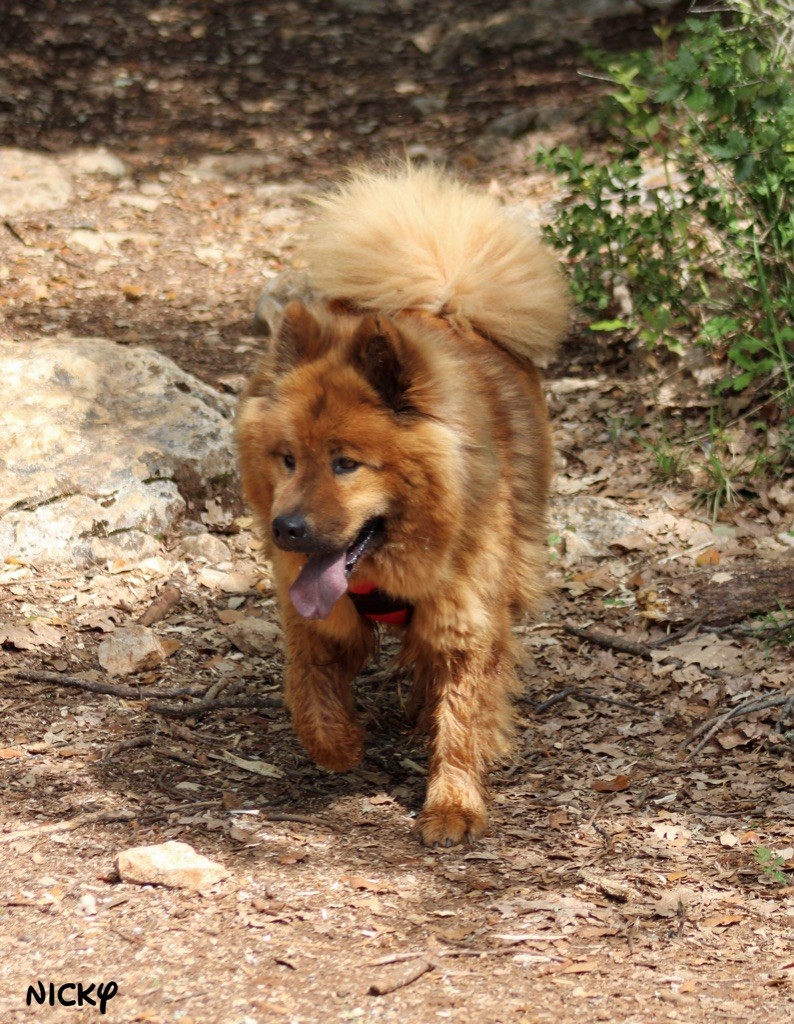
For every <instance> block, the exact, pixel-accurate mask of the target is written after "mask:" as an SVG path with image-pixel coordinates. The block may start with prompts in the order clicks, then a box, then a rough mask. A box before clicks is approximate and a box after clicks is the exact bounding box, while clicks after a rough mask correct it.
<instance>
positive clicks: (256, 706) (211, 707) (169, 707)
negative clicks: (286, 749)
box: [149, 695, 284, 718]
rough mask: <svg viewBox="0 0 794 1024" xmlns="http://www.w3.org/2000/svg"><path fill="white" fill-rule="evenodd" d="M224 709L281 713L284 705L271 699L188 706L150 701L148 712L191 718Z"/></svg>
mask: <svg viewBox="0 0 794 1024" xmlns="http://www.w3.org/2000/svg"><path fill="white" fill-rule="evenodd" d="M158 696H159V695H158ZM169 696H170V695H169ZM224 708H247V709H250V710H254V711H274V710H278V711H282V710H283V708H284V704H283V702H282V701H280V700H274V699H273V698H272V697H222V698H221V699H220V700H197V701H193V702H192V703H190V704H162V703H160V702H159V701H151V702H150V704H149V710H150V711H153V712H154V714H156V715H165V716H166V717H168V718H193V717H194V716H196V715H206V714H208V713H209V712H210V711H220V710H222V709H224Z"/></svg>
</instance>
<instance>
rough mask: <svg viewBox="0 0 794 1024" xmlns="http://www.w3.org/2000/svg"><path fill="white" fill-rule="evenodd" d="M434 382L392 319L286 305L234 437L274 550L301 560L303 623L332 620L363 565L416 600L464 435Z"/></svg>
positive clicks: (451, 498) (296, 592)
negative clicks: (444, 414) (448, 417)
mask: <svg viewBox="0 0 794 1024" xmlns="http://www.w3.org/2000/svg"><path fill="white" fill-rule="evenodd" d="M437 378H438V367H437V366H434V365H433V357H432V354H430V353H429V352H428V350H427V348H426V346H423V345H422V344H421V343H419V344H417V339H416V338H415V337H413V336H410V335H409V334H406V332H405V331H404V330H401V329H400V328H398V326H396V325H395V324H394V323H393V322H391V321H389V320H388V319H386V318H381V317H375V316H370V315H355V314H352V313H348V312H332V311H329V310H327V309H325V308H317V309H312V310H309V309H307V308H306V307H305V306H303V305H301V304H299V303H291V304H290V305H289V306H287V308H286V310H285V313H284V318H283V321H282V323H281V327H280V329H279V331H278V333H277V335H276V336H275V338H274V339H273V343H272V345H271V349H270V352H269V353H268V355H267V356H266V357H265V360H264V361H263V364H262V365H261V366H260V368H259V370H258V371H257V373H256V375H255V376H254V379H253V380H252V382H251V384H250V386H249V388H248V390H247V392H246V394H245V395H244V397H243V400H242V404H241V410H240V414H239V419H238V441H239V447H240V453H241V462H242V471H243V483H244V487H245V491H246V494H247V496H248V498H249V500H250V501H251V503H252V505H253V506H254V508H255V509H256V511H257V513H258V515H259V517H260V519H261V520H262V525H263V528H264V531H265V534H266V537H267V539H268V543H269V546H270V549H271V551H273V552H280V551H283V552H295V553H297V554H299V555H301V556H305V560H304V561H303V564H302V566H301V568H300V571H299V574H298V578H297V580H296V581H295V582H294V584H293V586H292V589H291V591H290V597H291V600H292V603H293V605H294V606H295V608H296V609H297V611H298V612H299V613H300V614H301V615H303V616H304V617H306V618H326V617H327V616H328V615H329V614H330V612H331V610H332V608H333V606H334V604H335V603H336V601H337V600H338V599H339V597H341V596H342V594H343V593H344V592H345V591H346V589H347V581H348V579H349V578H350V577H351V575H352V574H353V573H354V572H355V571H356V570H357V568H358V567H359V566H360V572H362V573H364V570H365V567H366V574H367V575H369V574H372V576H374V577H375V578H376V580H377V581H378V582H379V583H380V584H381V585H384V586H385V587H387V588H391V589H392V590H393V591H394V592H397V593H401V594H402V595H403V596H412V595H410V594H405V593H404V591H405V587H406V581H408V585H409V586H410V581H411V580H412V579H413V577H414V576H415V575H416V566H415V565H414V559H415V558H416V547H417V545H418V546H419V547H420V549H423V550H424V552H425V556H426V559H428V560H432V559H433V557H434V552H433V545H434V535H435V545H436V547H439V548H441V549H443V548H444V546H445V543H446V537H447V534H448V532H449V529H450V525H449V516H450V514H453V515H454V508H453V507H451V506H454V505H456V504H459V500H460V499H459V496H457V495H455V494H453V493H452V492H453V491H455V490H456V487H455V473H454V471H453V472H452V473H451V474H450V465H449V463H450V462H451V461H454V458H455V453H456V452H457V449H458V447H459V440H458V439H457V438H456V437H455V434H454V430H453V429H450V426H449V425H448V424H444V423H440V422H439V416H438V411H439V409H438V407H439V404H440V403H441V404H443V400H442V399H440V397H439V394H438V393H437V392H438V391H439V390H440V382H439V381H438V379H437ZM450 476H452V481H450ZM439 503H442V504H443V505H444V507H443V508H440V507H439ZM428 568H429V566H428Z"/></svg>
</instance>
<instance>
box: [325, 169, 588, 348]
mask: <svg viewBox="0 0 794 1024" xmlns="http://www.w3.org/2000/svg"><path fill="white" fill-rule="evenodd" d="M319 205H320V207H321V213H320V217H319V219H318V222H317V223H316V225H315V227H314V230H313V232H312V234H311V237H310V241H309V244H308V245H307V247H306V250H305V255H306V259H307V262H308V275H309V280H310V282H311V284H312V286H313V287H314V289H315V290H316V291H317V292H319V293H320V294H321V295H324V296H325V297H327V298H329V299H344V300H346V301H348V302H350V303H352V304H353V305H355V306H356V307H358V308H360V309H372V310H378V311H380V312H383V313H384V314H386V315H393V314H395V313H398V312H400V311H401V310H405V309H424V310H429V311H430V312H432V313H436V314H440V315H450V316H458V317H463V318H465V319H466V320H468V322H469V323H470V324H471V325H472V326H473V327H474V328H475V329H477V330H479V331H480V332H482V333H483V334H485V335H487V336H488V337H490V338H492V339H493V340H494V341H496V342H497V343H499V344H501V345H502V346H503V347H504V348H506V349H508V350H509V351H511V352H513V353H514V354H515V355H516V356H519V357H522V358H529V359H531V360H532V361H533V362H534V363H536V364H537V365H539V366H544V365H545V364H546V363H547V362H548V360H549V358H550V357H551V355H552V353H553V351H554V348H555V346H556V344H557V342H558V341H559V340H560V338H561V337H562V335H563V334H564V333H565V330H566V326H567V323H568V316H569V302H568V294H567V289H566V286H565V283H564V281H563V278H562V275H561V273H560V270H559V267H558V264H557V261H556V260H555V259H554V257H553V256H552V255H551V254H550V253H549V252H548V250H547V249H546V248H545V247H544V246H543V245H542V244H541V242H540V241H539V240H538V238H537V236H536V234H535V233H534V231H532V230H531V229H530V227H529V226H528V224H527V222H526V220H525V218H524V217H523V216H521V215H520V214H519V213H518V212H517V211H510V210H507V209H505V208H504V207H502V206H500V204H499V203H498V202H497V201H496V200H495V199H494V198H493V197H492V196H489V195H486V194H484V193H480V192H477V191H475V190H474V189H472V188H469V187H467V186H465V185H462V184H459V183H458V182H456V181H454V180H453V179H451V178H449V177H448V176H447V175H446V174H444V173H443V172H441V171H439V170H437V169H435V168H432V167H413V166H410V165H408V166H400V167H398V168H395V169H392V170H389V171H385V172H380V171H369V170H365V171H357V172H354V173H353V174H352V176H351V177H350V179H349V180H348V181H347V182H346V183H345V184H343V185H341V186H340V187H339V188H338V189H337V190H336V191H334V192H332V193H331V194H330V195H328V196H326V197H325V198H324V199H321V200H320V202H319Z"/></svg>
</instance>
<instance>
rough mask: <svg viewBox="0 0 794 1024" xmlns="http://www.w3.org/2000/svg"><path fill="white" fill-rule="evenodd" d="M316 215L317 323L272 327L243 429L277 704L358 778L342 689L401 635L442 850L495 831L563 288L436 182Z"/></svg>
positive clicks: (550, 260) (426, 822)
mask: <svg viewBox="0 0 794 1024" xmlns="http://www.w3.org/2000/svg"><path fill="white" fill-rule="evenodd" d="M319 207H320V209H319V215H318V217H317V220H316V223H315V225H314V227H313V229H311V235H310V239H309V243H308V245H307V246H306V249H305V253H304V256H305V260H306V264H307V275H308V279H309V282H310V284H311V287H312V290H313V294H315V295H316V296H317V298H316V301H314V300H313V301H312V302H311V303H308V304H304V303H300V302H291V303H289V304H288V305H287V306H286V307H285V309H284V311H283V318H282V321H281V325H280V327H279V328H278V330H277V331H275V332H274V334H273V336H272V338H271V339H270V343H269V347H268V351H267V352H266V353H265V354H264V356H263V358H262V360H261V362H260V364H259V366H258V367H257V368H256V370H255V372H254V374H253V376H252V378H251V380H250V382H249V383H248V385H247V388H246V390H245V391H244V393H243V396H242V398H241V403H240V407H239V413H238V418H237V439H238V447H239V453H240V463H241V471H242V480H243V488H244V492H245V495H246V497H247V499H248V501H249V503H250V505H251V506H252V507H253V509H254V511H255V514H256V517H257V518H258V520H259V521H260V523H261V525H262V528H263V531H264V536H265V538H266V548H267V553H268V555H269V558H270V560H271V562H272V566H273V574H274V583H275V589H276V593H277V598H278V603H279V608H280V613H281V618H282V626H283V631H284V639H285V648H286V651H285V654H286V670H285V685H284V697H285V703H286V705H287V707H288V708H289V710H290V712H291V716H292V723H293V726H294V729H295V732H296V733H297V736H298V738H299V739H300V741H301V743H302V744H303V746H304V747H305V749H306V751H307V752H308V754H309V755H310V756H311V757H312V758H313V759H314V761H315V762H316V763H317V764H319V765H321V766H323V767H325V768H327V769H330V770H332V771H337V772H342V771H346V770H348V769H351V768H352V767H353V766H354V765H356V764H357V763H358V762H359V761H360V760H361V758H362V755H363V750H364V739H365V737H364V730H363V728H362V726H361V724H360V722H359V720H358V717H357V715H356V711H355V708H354V703H353V698H352V695H351V682H352V680H353V679H354V677H355V676H356V675H357V673H358V672H359V671H360V670H361V669H362V667H363V666H364V665H365V663H366V662H367V660H368V658H369V657H370V655H371V654H372V652H373V649H374V646H375V642H376V638H377V637H376V634H377V630H378V629H379V628H387V629H390V630H396V631H397V632H399V633H400V634H401V635H402V646H401V653H400V658H401V661H402V663H403V664H405V665H406V666H410V667H411V668H412V670H413V685H412V689H411V693H410V696H409V698H408V701H407V708H406V711H407V715H408V719H409V722H411V723H412V724H414V725H416V726H417V727H419V728H421V729H422V730H424V731H425V732H426V733H427V734H428V743H429V748H428V782H427V792H426V798H425V802H424V807H423V809H422V811H421V813H420V814H419V816H418V818H417V821H416V832H417V834H418V838H419V839H420V840H421V842H423V843H424V844H425V845H428V846H442V847H449V846H453V845H456V844H458V843H461V842H464V841H467V842H468V841H472V840H474V839H476V838H478V837H479V836H481V835H482V834H483V833H484V831H485V830H486V828H487V823H488V799H487V772H488V768H489V766H490V765H492V764H493V763H494V762H496V761H498V760H499V759H500V758H502V757H503V756H504V755H505V754H506V753H508V752H509V749H510V737H511V719H512V714H511V699H512V698H513V697H515V695H516V694H517V693H518V692H519V688H520V687H519V681H518V678H517V674H516V671H515V664H516V648H515V643H514V639H513V636H512V625H513V623H514V621H515V619H516V617H517V616H520V615H522V614H524V613H526V612H530V613H537V611H538V607H539V604H540V602H541V599H542V597H543V594H544V576H545V563H546V545H547V542H546V525H545V513H546V502H547V495H548V490H549V481H550V475H551V458H552V455H551V451H552V449H551V436H550V428H549V421H548V413H547V409H546V404H545V400H544V397H543V393H542V390H541V381H540V375H539V372H538V367H539V366H540V367H542V366H544V365H546V363H547V362H548V360H549V358H550V357H551V355H552V354H553V352H554V349H555V346H556V344H557V343H558V341H559V340H560V339H561V337H562V336H563V334H564V333H565V330H566V327H567V323H568V317H569V302H568V296H567V289H566V286H565V284H564V281H563V277H562V275H561V272H560V269H559V267H558V264H557V261H556V260H555V258H554V257H552V255H551V254H550V253H549V252H548V251H547V250H546V249H545V247H544V246H543V244H542V243H541V242H540V241H539V240H538V238H537V237H536V235H535V233H534V232H533V231H531V230H530V229H529V227H528V225H527V222H526V219H525V218H523V217H522V216H520V215H519V214H518V213H517V211H510V210H508V209H506V208H504V207H502V206H501V205H500V204H499V203H498V202H497V201H496V200H495V199H494V198H493V197H491V196H489V195H487V194H485V193H480V192H479V191H477V190H475V189H474V188H473V187H469V186H466V185H464V184H461V183H459V182H458V181H457V180H455V179H453V178H451V177H449V176H447V175H446V174H445V173H444V172H443V171H441V170H438V169H435V168H433V167H428V166H423V167H416V166H411V165H406V166H397V167H392V168H387V169H385V170H372V169H364V170H360V171H358V172H354V173H353V174H352V175H351V177H350V178H349V179H347V180H346V181H345V182H344V183H343V184H341V185H340V186H338V187H337V188H336V189H334V190H333V191H332V192H331V193H330V194H328V195H327V196H326V197H325V198H323V199H321V200H320V201H319ZM378 624H380V625H378Z"/></svg>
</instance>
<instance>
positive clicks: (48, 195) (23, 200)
mask: <svg viewBox="0 0 794 1024" xmlns="http://www.w3.org/2000/svg"><path fill="white" fill-rule="evenodd" d="M71 198H72V183H71V179H70V177H69V175H68V174H67V172H66V171H65V170H63V168H62V167H60V166H59V164H58V161H57V160H54V159H53V158H52V157H48V156H41V155H40V154H39V153H29V152H28V151H27V150H24V149H0V217H17V216H19V215H21V214H27V213H38V212H39V211H44V210H59V209H61V208H62V207H64V206H66V205H67V204H68V203H69V200H70V199H71Z"/></svg>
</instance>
